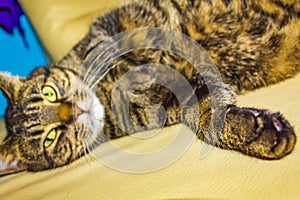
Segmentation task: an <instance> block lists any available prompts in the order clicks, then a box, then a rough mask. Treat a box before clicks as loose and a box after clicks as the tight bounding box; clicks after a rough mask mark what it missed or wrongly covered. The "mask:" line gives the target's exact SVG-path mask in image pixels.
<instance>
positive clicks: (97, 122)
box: [73, 96, 105, 134]
mask: <svg viewBox="0 0 300 200" xmlns="http://www.w3.org/2000/svg"><path fill="white" fill-rule="evenodd" d="M73 115H74V117H78V120H79V121H80V122H82V123H85V124H86V125H87V124H89V125H90V129H91V130H92V132H93V134H97V133H98V131H99V130H101V129H102V127H103V125H104V117H105V112H104V108H103V106H102V104H101V103H100V101H99V100H98V98H97V97H96V96H93V97H92V98H90V101H88V102H80V103H78V105H77V106H75V107H74V108H73Z"/></svg>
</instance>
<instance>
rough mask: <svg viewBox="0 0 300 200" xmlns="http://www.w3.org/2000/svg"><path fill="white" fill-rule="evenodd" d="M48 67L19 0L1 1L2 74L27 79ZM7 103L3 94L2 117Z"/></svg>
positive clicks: (0, 40)
mask: <svg viewBox="0 0 300 200" xmlns="http://www.w3.org/2000/svg"><path fill="white" fill-rule="evenodd" d="M46 64H47V59H46V57H45V55H44V53H43V49H42V47H41V45H40V44H39V41H38V39H37V37H36V35H35V33H34V31H33V29H32V27H31V25H30V22H29V20H28V19H27V18H26V16H25V15H24V14H23V12H22V10H21V9H20V7H19V5H18V4H17V2H16V1H15V0H0V71H5V72H9V73H11V74H12V75H18V76H27V75H28V74H29V73H30V71H31V70H32V69H34V68H35V67H37V66H42V65H46ZM6 106H7V103H6V100H5V98H4V96H3V95H2V93H1V92H0V117H2V116H3V115H4V112H5V109H6Z"/></svg>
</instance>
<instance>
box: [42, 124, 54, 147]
mask: <svg viewBox="0 0 300 200" xmlns="http://www.w3.org/2000/svg"><path fill="white" fill-rule="evenodd" d="M56 135H57V131H56V129H55V128H54V129H52V130H51V131H50V132H49V133H48V135H47V136H46V139H45V140H44V147H45V148H47V147H49V146H50V145H51V144H52V143H53V142H54V140H55V138H56Z"/></svg>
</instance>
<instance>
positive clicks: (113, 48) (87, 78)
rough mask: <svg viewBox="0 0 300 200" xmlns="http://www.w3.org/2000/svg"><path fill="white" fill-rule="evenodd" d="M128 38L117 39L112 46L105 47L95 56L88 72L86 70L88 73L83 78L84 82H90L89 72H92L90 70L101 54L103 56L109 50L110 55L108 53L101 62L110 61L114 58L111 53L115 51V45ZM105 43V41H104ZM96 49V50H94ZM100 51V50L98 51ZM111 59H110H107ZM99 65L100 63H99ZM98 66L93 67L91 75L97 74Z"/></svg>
mask: <svg viewBox="0 0 300 200" xmlns="http://www.w3.org/2000/svg"><path fill="white" fill-rule="evenodd" d="M125 39H126V38H122V39H119V40H117V41H115V42H113V43H112V44H111V45H110V46H108V47H107V48H105V49H104V50H103V51H102V52H101V53H100V54H99V55H98V56H97V57H96V58H93V61H92V63H91V64H90V66H89V67H88V70H87V72H86V74H85V77H84V79H83V82H89V77H87V76H88V75H89V73H90V71H91V69H92V68H93V66H94V65H95V63H96V62H97V61H99V58H100V57H101V56H103V55H104V53H107V52H108V51H109V52H108V55H107V57H106V58H105V59H104V60H103V61H102V62H101V63H108V62H111V60H112V58H111V55H112V54H113V53H114V52H115V47H117V46H118V45H119V44H120V43H121V42H122V41H123V40H125ZM102 43H103V42H102ZM96 50H98V48H97V49H96ZM94 51H95V50H94ZM97 52H98V51H97ZM117 57H119V56H116V57H113V59H115V58H117ZM108 59H109V61H107V60H108ZM101 63H100V65H101V66H103V64H101ZM98 66H99V65H98ZM97 68H98V67H95V68H94V69H93V71H92V72H91V76H93V75H94V74H97V71H98V70H97Z"/></svg>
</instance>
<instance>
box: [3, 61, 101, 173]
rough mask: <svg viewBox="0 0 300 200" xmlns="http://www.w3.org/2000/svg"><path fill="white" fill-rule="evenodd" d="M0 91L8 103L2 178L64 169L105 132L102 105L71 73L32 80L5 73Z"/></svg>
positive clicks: (45, 73) (43, 73)
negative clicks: (100, 131) (57, 168)
mask: <svg viewBox="0 0 300 200" xmlns="http://www.w3.org/2000/svg"><path fill="white" fill-rule="evenodd" d="M0 89H1V90H2V92H3V94H4V96H5V97H6V99H7V101H8V107H7V109H6V114H5V121H6V128H7V136H6V137H5V139H4V140H3V141H2V142H1V144H0V175H3V174H8V173H14V172H18V171H24V170H28V171H40V170H44V169H49V168H54V167H58V166H63V165H65V164H67V163H69V162H71V161H73V160H75V159H76V158H78V157H80V156H81V155H82V154H83V153H84V152H85V151H86V150H87V148H89V147H88V146H87V145H92V144H93V142H95V140H96V136H97V134H98V132H99V130H101V129H102V127H103V118H104V110H103V107H102V105H101V104H100V102H99V100H98V98H97V97H96V95H95V93H94V92H93V91H92V90H91V89H89V88H88V87H87V86H86V85H85V84H84V83H83V82H82V81H81V80H80V79H79V78H77V74H76V72H75V71H73V70H71V69H63V68H60V67H58V66H51V67H44V68H37V69H36V70H34V71H33V72H32V73H31V74H30V76H29V77H28V78H19V77H15V76H11V75H9V74H5V73H0Z"/></svg>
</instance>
